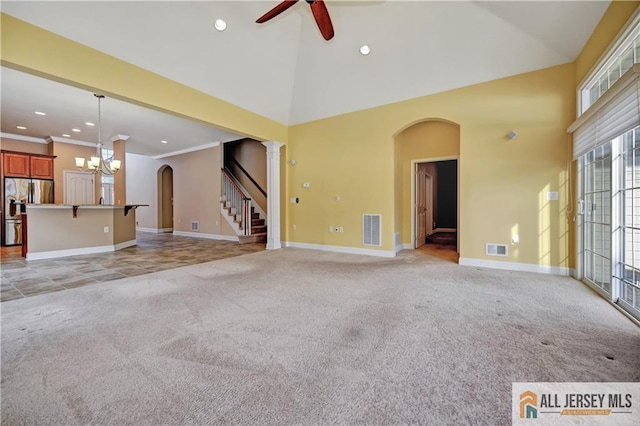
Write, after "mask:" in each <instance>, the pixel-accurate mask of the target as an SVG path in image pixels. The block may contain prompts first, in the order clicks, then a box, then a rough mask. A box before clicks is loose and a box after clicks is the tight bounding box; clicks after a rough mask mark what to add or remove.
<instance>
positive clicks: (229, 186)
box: [221, 169, 251, 235]
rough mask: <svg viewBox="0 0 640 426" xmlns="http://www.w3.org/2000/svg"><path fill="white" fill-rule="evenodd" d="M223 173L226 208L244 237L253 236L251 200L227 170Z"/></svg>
mask: <svg viewBox="0 0 640 426" xmlns="http://www.w3.org/2000/svg"><path fill="white" fill-rule="evenodd" d="M221 171H222V182H221V183H222V195H224V202H225V207H226V208H228V209H229V214H230V215H232V216H233V221H234V222H236V223H237V222H238V216H240V221H239V222H240V227H241V231H242V233H243V235H251V198H249V197H247V196H246V195H245V193H244V192H243V191H242V189H240V186H239V185H238V184H237V183H236V182H235V179H234V177H233V176H232V175H231V173H229V172H228V171H227V170H225V169H221Z"/></svg>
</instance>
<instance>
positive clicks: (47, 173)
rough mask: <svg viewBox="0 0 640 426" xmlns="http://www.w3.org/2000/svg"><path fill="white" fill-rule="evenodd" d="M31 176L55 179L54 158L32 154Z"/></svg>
mask: <svg viewBox="0 0 640 426" xmlns="http://www.w3.org/2000/svg"><path fill="white" fill-rule="evenodd" d="M31 177H32V178H37V179H53V158H50V157H35V156H32V157H31Z"/></svg>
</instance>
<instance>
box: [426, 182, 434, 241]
mask: <svg viewBox="0 0 640 426" xmlns="http://www.w3.org/2000/svg"><path fill="white" fill-rule="evenodd" d="M424 197H425V199H426V208H427V211H426V215H425V216H426V217H425V219H424V220H425V222H424V237H425V239H426V237H427V236H429V235H431V234H433V179H432V178H431V175H428V174H425V176H424Z"/></svg>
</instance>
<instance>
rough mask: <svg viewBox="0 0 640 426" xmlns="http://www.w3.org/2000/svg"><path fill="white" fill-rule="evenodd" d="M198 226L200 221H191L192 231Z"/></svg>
mask: <svg viewBox="0 0 640 426" xmlns="http://www.w3.org/2000/svg"><path fill="white" fill-rule="evenodd" d="M198 228H200V223H199V222H191V230H192V231H197V230H198Z"/></svg>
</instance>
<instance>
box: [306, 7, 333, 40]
mask: <svg viewBox="0 0 640 426" xmlns="http://www.w3.org/2000/svg"><path fill="white" fill-rule="evenodd" d="M311 12H313V17H314V18H316V24H318V28H319V29H320V33H321V34H322V37H324V39H325V40H331V39H332V38H333V25H332V24H331V18H330V17H329V11H328V10H327V6H326V5H325V4H324V1H322V0H316V1H314V2H313V3H311Z"/></svg>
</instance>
